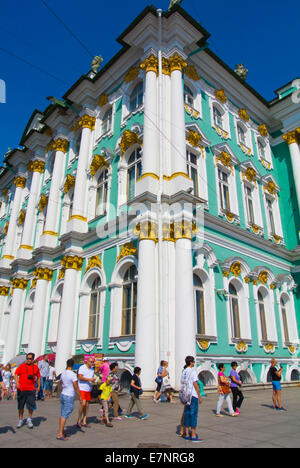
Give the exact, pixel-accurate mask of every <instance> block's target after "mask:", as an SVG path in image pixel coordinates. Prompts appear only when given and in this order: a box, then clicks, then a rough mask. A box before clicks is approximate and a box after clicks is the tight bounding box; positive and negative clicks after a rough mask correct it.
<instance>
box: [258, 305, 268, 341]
mask: <svg viewBox="0 0 300 468" xmlns="http://www.w3.org/2000/svg"><path fill="white" fill-rule="evenodd" d="M259 315H260V325H261V336H262V339H263V340H265V341H266V340H267V339H268V334H267V323H266V311H265V306H264V303H263V302H262V303H261V302H260V304H259Z"/></svg>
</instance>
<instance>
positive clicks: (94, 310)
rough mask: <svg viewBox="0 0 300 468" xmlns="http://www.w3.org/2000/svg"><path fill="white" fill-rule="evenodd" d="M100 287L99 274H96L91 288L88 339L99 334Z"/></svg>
mask: <svg viewBox="0 0 300 468" xmlns="http://www.w3.org/2000/svg"><path fill="white" fill-rule="evenodd" d="M100 288H101V279H100V277H99V276H97V278H96V279H95V280H94V282H93V284H92V288H91V297H90V313H89V328H88V338H89V339H94V338H98V336H99V322H100V294H101V289H100Z"/></svg>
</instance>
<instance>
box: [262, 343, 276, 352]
mask: <svg viewBox="0 0 300 468" xmlns="http://www.w3.org/2000/svg"><path fill="white" fill-rule="evenodd" d="M264 351H265V352H266V353H267V354H274V353H275V345H274V344H273V343H267V344H265V345H264Z"/></svg>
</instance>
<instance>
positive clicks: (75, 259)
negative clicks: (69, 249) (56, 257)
mask: <svg viewBox="0 0 300 468" xmlns="http://www.w3.org/2000/svg"><path fill="white" fill-rule="evenodd" d="M61 264H62V266H63V267H64V268H65V269H66V270H77V271H81V269H82V264H83V258H82V257H79V256H78V255H64V257H63V258H62V261H61Z"/></svg>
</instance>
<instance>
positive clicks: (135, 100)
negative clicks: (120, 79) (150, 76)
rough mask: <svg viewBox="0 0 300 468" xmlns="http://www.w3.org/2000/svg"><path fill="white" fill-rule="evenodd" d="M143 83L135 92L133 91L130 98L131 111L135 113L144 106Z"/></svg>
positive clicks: (137, 86)
mask: <svg viewBox="0 0 300 468" xmlns="http://www.w3.org/2000/svg"><path fill="white" fill-rule="evenodd" d="M143 94H144V89H143V82H142V81H141V82H140V83H138V84H137V85H136V87H135V88H134V90H133V91H132V93H131V95H130V98H129V111H130V112H134V111H135V110H137V109H139V107H141V106H142V105H143V97H144V96H143Z"/></svg>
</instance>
